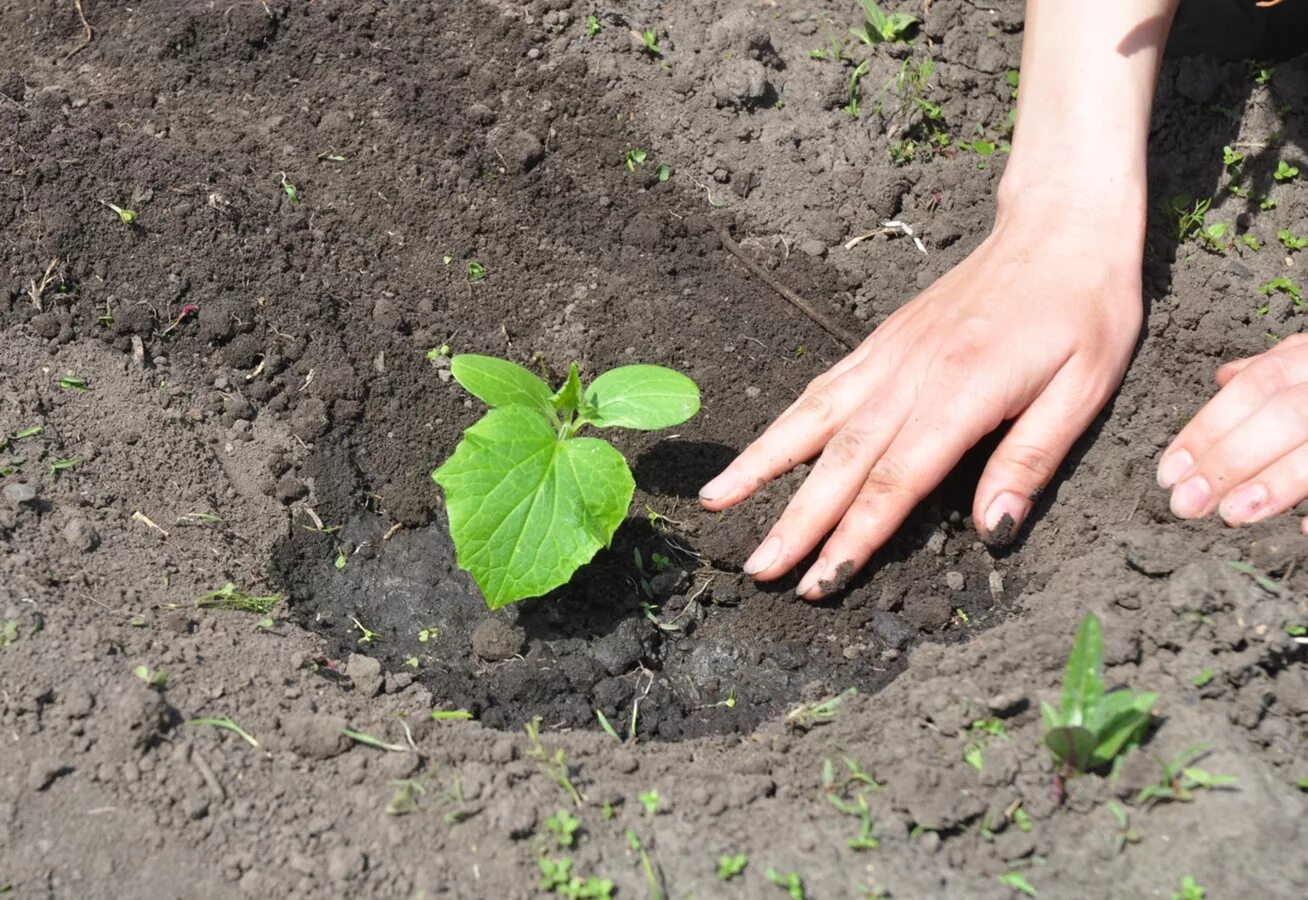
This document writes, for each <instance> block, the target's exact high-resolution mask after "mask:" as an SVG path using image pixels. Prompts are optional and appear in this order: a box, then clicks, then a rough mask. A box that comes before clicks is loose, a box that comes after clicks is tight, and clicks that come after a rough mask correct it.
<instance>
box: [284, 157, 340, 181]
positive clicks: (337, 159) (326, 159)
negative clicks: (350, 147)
mask: <svg viewBox="0 0 1308 900" xmlns="http://www.w3.org/2000/svg"><path fill="white" fill-rule="evenodd" d="M314 159H316V160H318V162H345V157H344V156H342V155H341V154H340V153H337V152H336V151H335V150H320V151H319V152H318V155H317V156H315V157H314ZM285 177H286V176H284V175H283V176H282V178H283V181H284V180H285ZM292 187H294V185H292Z"/></svg>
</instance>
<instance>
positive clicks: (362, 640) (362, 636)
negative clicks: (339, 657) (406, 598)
mask: <svg viewBox="0 0 1308 900" xmlns="http://www.w3.org/2000/svg"><path fill="white" fill-rule="evenodd" d="M350 621H351V622H353V623H354V628H351V629H350V630H351V631H354V630H355V629H358V631H359V637H358V638H357V639H356V643H359V644H376V643H379V642H380V641H381V639H382V636H381V634H380V633H378V632H376V631H373V630H371V629H370V628H368V626H366V625H364V624H363V623H362V622H360V621H359V620H358V619H356V618H355V617H354V616H350Z"/></svg>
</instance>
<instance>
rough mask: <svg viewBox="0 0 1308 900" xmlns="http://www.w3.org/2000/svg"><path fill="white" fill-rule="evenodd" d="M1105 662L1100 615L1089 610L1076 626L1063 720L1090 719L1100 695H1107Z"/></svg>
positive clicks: (1079, 721)
mask: <svg viewBox="0 0 1308 900" xmlns="http://www.w3.org/2000/svg"><path fill="white" fill-rule="evenodd" d="M1103 664H1104V636H1103V633H1102V631H1101V630H1100V627H1099V619H1098V618H1097V617H1096V616H1095V614H1094V613H1086V615H1085V618H1083V619H1082V620H1081V625H1080V627H1079V628H1077V630H1076V642H1075V643H1073V644H1072V652H1071V653H1070V654H1069V655H1068V657H1067V669H1066V671H1064V673H1063V721H1064V723H1066V724H1068V725H1081V724H1084V723H1087V722H1089V720H1090V719H1091V717H1092V716H1093V715H1094V710H1095V707H1096V706H1098V705H1099V698H1100V697H1102V696H1103V695H1104V682H1103V679H1102V678H1101V677H1100V675H1099V673H1100V670H1101V669H1102V668H1103Z"/></svg>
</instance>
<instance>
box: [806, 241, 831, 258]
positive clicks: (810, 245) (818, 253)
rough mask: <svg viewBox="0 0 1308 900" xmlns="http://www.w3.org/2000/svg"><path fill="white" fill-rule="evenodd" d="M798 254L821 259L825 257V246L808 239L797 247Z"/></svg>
mask: <svg viewBox="0 0 1308 900" xmlns="http://www.w3.org/2000/svg"><path fill="white" fill-rule="evenodd" d="M799 249H800V252H802V253H806V254H808V255H809V256H812V257H822V256H826V255H827V245H826V244H824V243H822V242H821V241H819V240H816V239H809V240H807V241H804V243H802V244H800V245H799Z"/></svg>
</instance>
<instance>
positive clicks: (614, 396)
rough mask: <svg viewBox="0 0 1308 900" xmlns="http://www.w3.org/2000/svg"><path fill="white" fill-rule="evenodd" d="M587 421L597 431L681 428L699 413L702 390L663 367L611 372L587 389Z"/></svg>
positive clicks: (625, 369) (631, 367) (630, 367)
mask: <svg viewBox="0 0 1308 900" xmlns="http://www.w3.org/2000/svg"><path fill="white" fill-rule="evenodd" d="M586 403H587V405H588V406H589V407H591V409H589V410H588V411H587V415H586V418H587V420H588V421H589V422H591V423H592V424H594V425H595V426H596V427H598V428H611V427H614V426H616V427H620V428H639V429H641V430H643V431H654V430H657V429H659V428H669V427H671V426H673V425H680V424H681V423H682V422H684V421H686V420H687V419H689V418H690V417H691V416H693V415H695V413H697V412H699V388H698V387H697V386H696V384H695V382H693V381H691V380H690V379H689V378H687V377H686V376H685V375H682V374H681V373H680V372H675V371H673V370H672V369H665V368H663V367H662V366H644V365H638V366H622V367H620V368H617V369H610V370H609V371H607V372H605V373H604V374H603V375H601V376H600V377H599V378H596V379H595V380H594V381H592V382H591V385H590V387H588V388H587V389H586Z"/></svg>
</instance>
